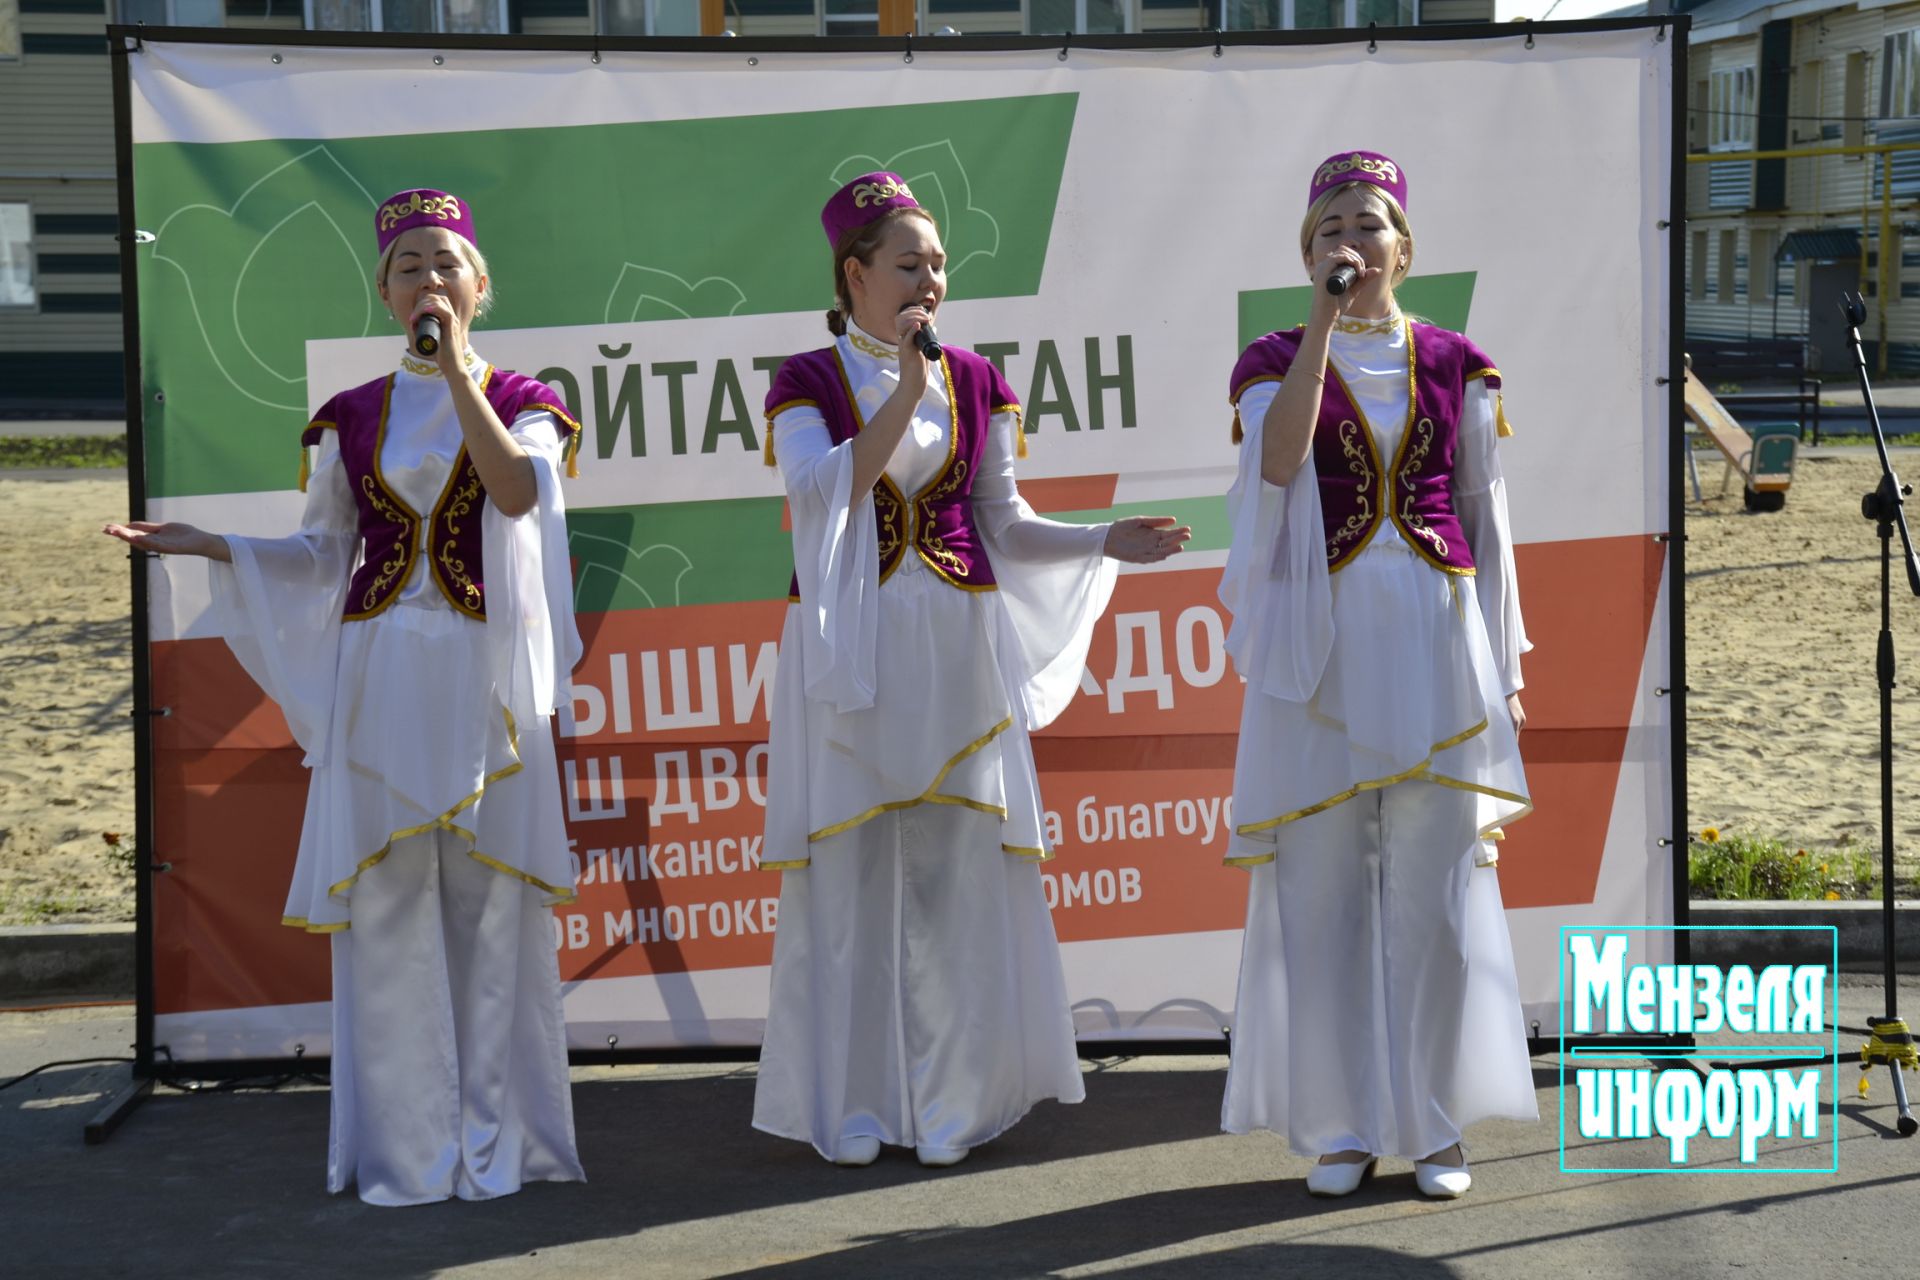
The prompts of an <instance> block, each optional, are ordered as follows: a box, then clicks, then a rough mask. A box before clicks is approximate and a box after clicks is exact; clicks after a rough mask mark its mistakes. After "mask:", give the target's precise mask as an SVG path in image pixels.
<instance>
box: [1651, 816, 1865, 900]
mask: <svg viewBox="0 0 1920 1280" xmlns="http://www.w3.org/2000/svg"><path fill="white" fill-rule="evenodd" d="M1877 872H1878V868H1877V865H1876V863H1875V860H1874V858H1873V855H1872V854H1871V853H1869V852H1868V851H1867V850H1865V849H1862V848H1859V847H1858V846H1857V845H1855V844H1854V843H1853V841H1852V839H1851V838H1849V839H1847V840H1844V841H1842V842H1841V843H1840V844H1838V845H1836V846H1834V847H1833V848H1831V849H1827V850H1822V851H1820V852H1818V853H1810V852H1808V851H1807V850H1806V849H1802V848H1790V847H1788V846H1787V845H1786V844H1785V843H1784V842H1782V841H1779V840H1774V839H1770V838H1768V837H1766V836H1760V835H1755V834H1754V833H1752V832H1750V831H1724V830H1722V829H1721V828H1719V827H1706V828H1703V829H1702V830H1701V831H1700V833H1699V834H1698V835H1696V836H1694V837H1692V838H1691V839H1690V840H1689V841H1688V842H1687V882H1688V885H1689V887H1690V889H1691V890H1692V894H1691V896H1693V897H1695V898H1733V899H1740V898H1758V899H1774V900H1779V899H1787V900H1795V901H1802V902H1821V901H1826V902H1833V901H1838V900H1840V899H1843V898H1869V897H1873V896H1874V895H1875V894H1877V893H1878V892H1879V877H1878V874H1877Z"/></svg>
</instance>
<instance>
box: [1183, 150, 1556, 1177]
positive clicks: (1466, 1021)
mask: <svg viewBox="0 0 1920 1280" xmlns="http://www.w3.org/2000/svg"><path fill="white" fill-rule="evenodd" d="M1308 204H1309V207H1308V210H1307V215H1306V218H1305V220H1304V222H1303V223H1302V224H1301V229H1300V252H1301V259H1302V262H1303V264H1304V265H1305V267H1306V269H1307V272H1308V274H1309V275H1310V276H1311V277H1312V280H1313V283H1314V288H1313V295H1312V296H1313V303H1312V311H1311V313H1310V315H1309V317H1308V320H1307V323H1306V324H1305V325H1304V326H1303V327H1301V328H1297V329H1293V330H1290V331H1287V332H1282V333H1270V334H1268V335H1267V336H1266V337H1264V338H1260V339H1258V340H1257V341H1255V342H1254V343H1253V344H1252V345H1251V346H1249V347H1248V348H1247V350H1246V351H1245V353H1244V354H1242V356H1241V357H1240V362H1239V364H1238V365H1237V366H1236V367H1235V369H1234V371H1233V379H1232V386H1231V393H1232V397H1233V400H1234V402H1235V406H1236V417H1235V437H1236V439H1238V438H1240V433H1241V432H1242V431H1243V430H1244V433H1245V438H1244V440H1243V441H1242V442H1241V450H1240V473H1239V477H1238V479H1237V480H1236V481H1235V483H1234V487H1233V490H1232V492H1231V493H1230V494H1229V495H1228V506H1229V513H1230V518H1231V520H1232V522H1233V547H1232V550H1231V552H1230V553H1229V558H1228V563H1227V568H1226V572H1225V575H1224V577H1223V579H1222V581H1221V584H1220V598H1221V600H1222V601H1223V602H1224V603H1225V604H1226V606H1227V607H1228V608H1229V609H1230V610H1231V611H1232V612H1233V615H1234V618H1233V627H1232V630H1231V632H1230V633H1229V636H1228V641H1227V647H1228V650H1229V652H1230V653H1231V654H1232V655H1233V659H1234V663H1235V665H1236V667H1237V668H1238V670H1239V672H1240V674H1241V675H1242V676H1243V677H1244V678H1245V679H1246V681H1247V690H1246V701H1245V704H1244V709H1243V712H1242V718H1241V726H1240V748H1239V758H1238V762H1237V765H1236V767H1235V776H1234V818H1235V830H1234V834H1233V837H1232V841H1231V844H1230V848H1229V854H1228V861H1229V862H1231V863H1234V864H1237V865H1240V866H1245V867H1249V868H1251V882H1250V886H1249V894H1248V903H1247V928H1246V939H1245V943H1244V951H1243V952H1242V956H1241V966H1240V987H1239V996H1238V1000H1237V1004H1236V1008H1237V1013H1236V1021H1235V1027H1234V1036H1233V1060H1232V1067H1231V1069H1230V1071H1229V1073H1228V1077H1227V1090H1226V1100H1225V1104H1224V1107H1223V1109H1222V1120H1221V1123H1222V1127H1223V1128H1225V1129H1227V1130H1228V1131H1229V1132H1233V1133H1244V1132H1246V1131H1248V1130H1251V1129H1272V1130H1275V1131H1277V1132H1280V1133H1284V1134H1285V1135H1286V1137H1287V1140H1288V1142H1289V1143H1290V1144H1291V1145H1292V1147H1293V1149H1294V1150H1295V1151H1297V1152H1299V1153H1301V1154H1303V1155H1313V1156H1317V1157H1319V1161H1320V1162H1319V1164H1318V1165H1317V1166H1316V1167H1315V1168H1314V1169H1313V1170H1312V1171H1311V1172H1310V1173H1309V1174H1308V1177H1307V1189H1308V1190H1309V1191H1310V1192H1312V1193H1314V1194H1316V1195H1326V1196H1339V1195H1346V1194H1348V1193H1349V1192H1352V1191H1354V1190H1355V1189H1357V1188H1358V1187H1359V1185H1360V1183H1361V1182H1362V1181H1363V1180H1364V1179H1365V1177H1366V1176H1367V1174H1368V1173H1369V1172H1370V1171H1371V1170H1372V1168H1373V1166H1374V1163H1375V1161H1376V1159H1377V1158H1378V1157H1380V1156H1400V1157H1407V1158H1410V1159H1412V1160H1413V1161H1414V1162H1415V1164H1414V1174H1415V1181H1416V1184H1417V1186H1418V1187H1419V1189H1420V1191H1421V1192H1422V1193H1423V1194H1426V1195H1428V1196H1434V1197H1452V1196H1458V1195H1460V1194H1461V1193H1463V1192H1464V1191H1466V1189H1467V1187H1468V1185H1469V1182H1470V1176H1469V1174H1468V1171H1467V1166H1466V1161H1465V1158H1464V1156H1463V1154H1462V1152H1461V1149H1460V1146H1459V1139H1460V1131H1461V1129H1462V1128H1463V1127H1465V1126H1466V1125H1467V1124H1469V1123H1471V1122H1472V1121H1474V1120H1477V1119H1481V1118H1485V1117H1491V1116H1505V1117H1511V1118H1524V1119H1532V1118H1534V1116H1535V1107H1534V1093H1533V1082H1532V1077H1531V1074H1530V1071H1529V1067H1528V1061H1527V1047H1526V1040H1525V1035H1524V1032H1523V1028H1522V1024H1521V1012H1520V1007H1519V993H1518V987H1517V984H1516V981H1515V977H1514V968H1513V953H1512V948H1511V944H1510V942H1509V940H1508V937H1507V932H1506V921H1505V918H1504V916H1503V914H1502V910H1501V903H1500V889H1499V883H1498V880H1497V879H1496V875H1495V872H1494V869H1493V866H1492V865H1491V862H1492V854H1491V850H1492V844H1491V841H1490V840H1488V839H1486V837H1488V836H1490V835H1491V834H1492V833H1493V832H1494V829H1495V828H1496V827H1498V826H1499V825H1500V824H1501V823H1502V822H1508V821H1512V820H1514V819H1515V818H1518V817H1520V816H1522V815H1524V814H1525V813H1527V812H1528V810H1529V808H1530V804H1529V802H1528V800H1527V797H1526V778H1525V775H1524V773H1523V772H1522V769H1521V764H1520V750H1519V741H1518V733H1519V729H1520V726H1521V724H1522V722H1523V720H1524V716H1523V714H1522V712H1521V708H1520V699H1519V691H1520V688H1521V678H1520V655H1521V654H1522V653H1523V652H1525V651H1526V650H1527V649H1528V648H1529V647H1530V646H1529V645H1528V644H1527V640H1526V635H1525V631H1524V630H1523V628H1522V626H1521V620H1520V607H1519V599H1518V596H1517V594H1516V587H1515V581H1514V561H1513V540H1512V537H1511V535H1510V533H1509V531H1508V525H1507V508H1506V493H1505V488H1504V485H1503V482H1502V480H1501V476H1500V464H1499V460H1498V457H1497V456H1496V453H1495V448H1494V446H1495V443H1496V440H1497V439H1498V437H1499V436H1502V435H1505V434H1507V432H1506V429H1505V417H1504V415H1503V413H1502V411H1501V406H1500V394H1499V389H1500V374H1499V372H1498V371H1497V370H1496V369H1495V368H1494V367H1493V362H1492V361H1491V360H1489V359H1488V358H1487V357H1486V356H1485V355H1484V354H1482V353H1481V352H1480V350H1479V349H1478V348H1477V347H1475V346H1474V345H1473V343H1471V342H1469V341H1468V340H1467V339H1466V338H1465V337H1463V336H1461V335H1460V334H1457V333H1450V332H1448V331H1446V330H1444V329H1439V328H1436V327H1434V326H1432V325H1428V324H1423V323H1420V322H1418V321H1415V320H1412V319H1410V318H1409V317H1407V316H1405V315H1403V314H1402V313H1401V312H1400V310H1399V308H1398V306H1397V305H1396V304H1395V301H1394V290H1395V288H1396V287H1397V286H1398V285H1399V283H1400V282H1401V280H1402V279H1404V278H1405V276H1406V273H1407V268H1408V266H1409V265H1410V264H1411V262H1412V261H1413V232H1412V230H1411V228H1410V226H1409V225H1408V222H1407V215H1406V207H1407V183H1406V178H1405V175H1404V174H1403V173H1402V172H1401V170H1400V167H1399V166H1398V165H1396V164H1395V163H1394V162H1393V161H1391V160H1389V159H1388V158H1387V157H1385V156H1382V155H1378V154H1376V153H1373V152H1365V151H1357V152H1344V153H1342V154H1340V155H1336V156H1334V157H1332V158H1331V159H1329V160H1328V161H1327V162H1326V163H1324V164H1322V165H1321V166H1320V167H1319V169H1318V170H1316V171H1315V173H1314V176H1313V181H1312V184H1311V187H1310V190H1309V195H1308ZM1336 272H1341V273H1342V275H1343V276H1344V277H1345V279H1343V280H1342V281H1341V282H1340V283H1342V284H1346V283H1348V282H1349V281H1350V287H1347V288H1345V290H1344V292H1340V293H1334V292H1332V291H1330V290H1329V289H1328V288H1327V284H1328V282H1329V279H1330V278H1331V277H1332V276H1333V275H1334V274H1335V273H1336Z"/></svg>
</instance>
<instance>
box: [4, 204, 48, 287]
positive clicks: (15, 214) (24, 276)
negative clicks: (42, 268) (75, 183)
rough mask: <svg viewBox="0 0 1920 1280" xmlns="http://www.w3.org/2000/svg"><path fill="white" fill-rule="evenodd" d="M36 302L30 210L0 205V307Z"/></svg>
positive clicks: (21, 206) (31, 216) (16, 206)
mask: <svg viewBox="0 0 1920 1280" xmlns="http://www.w3.org/2000/svg"><path fill="white" fill-rule="evenodd" d="M39 301H40V294H39V290H37V289H35V288H34V284H33V209H32V208H31V207H30V206H29V205H28V204H27V203H26V202H25V201H23V200H22V201H14V200H9V201H6V202H5V203H0V307H31V306H35V305H37V304H38V303H39Z"/></svg>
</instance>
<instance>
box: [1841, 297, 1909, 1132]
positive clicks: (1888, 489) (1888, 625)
mask: <svg viewBox="0 0 1920 1280" xmlns="http://www.w3.org/2000/svg"><path fill="white" fill-rule="evenodd" d="M1840 310H1841V312H1842V313H1843V314H1844V315H1845V316H1846V318H1847V343H1848V346H1849V347H1850V348H1851V350H1852V352H1853V363H1854V367H1855V368H1856V369H1857V370H1858V372H1859V374H1860V394H1861V396H1862V397H1863V398H1864V399H1865V401H1866V406H1867V421H1868V422H1869V423H1870V424H1871V425H1872V427H1873V443H1874V446H1875V447H1876V448H1877V449H1878V450H1879V452H1880V483H1879V485H1878V486H1877V487H1875V489H1874V490H1873V492H1872V493H1869V494H1867V495H1866V496H1865V497H1863V498H1862V499H1861V500H1860V514H1861V515H1863V516H1865V517H1866V518H1867V519H1869V520H1871V521H1873V522H1874V524H1875V525H1876V526H1877V528H1878V530H1879V536H1880V645H1879V649H1878V651H1877V652H1876V653H1875V655H1874V674H1875V676H1876V677H1877V679H1878V681H1879V685H1880V889H1881V916H1882V924H1883V927H1884V935H1883V936H1884V943H1883V946H1882V956H1883V959H1884V960H1885V964H1886V984H1887V1016H1886V1017H1884V1018H1870V1019H1868V1025H1869V1026H1870V1027H1871V1028H1872V1038H1871V1039H1870V1040H1868V1041H1867V1043H1866V1044H1865V1045H1864V1046H1863V1047H1862V1048H1861V1050H1860V1070H1861V1072H1862V1073H1865V1072H1867V1071H1869V1070H1870V1069H1872V1067H1873V1064H1874V1063H1876V1062H1880V1063H1885V1064H1886V1066H1887V1069H1888V1070H1889V1071H1890V1072H1892V1074H1893V1098H1894V1103H1895V1105H1896V1106H1897V1108H1898V1110H1899V1126H1898V1127H1899V1130H1900V1136H1901V1137H1903V1138H1910V1137H1912V1136H1913V1134H1914V1133H1915V1131H1916V1130H1920V1121H1916V1120H1915V1119H1914V1116H1913V1110H1912V1108H1911V1107H1910V1106H1909V1105H1908V1104H1907V1086H1906V1081H1905V1079H1904V1078H1903V1077H1902V1075H1901V1067H1902V1066H1906V1067H1908V1068H1911V1069H1913V1070H1915V1071H1916V1072H1920V1055H1917V1054H1916V1051H1915V1048H1914V1042H1913V1034H1912V1032H1910V1031H1909V1030H1908V1029H1907V1024H1906V1023H1905V1022H1903V1021H1901V1019H1900V1015H1899V1009H1898V1000H1897V996H1898V992H1899V987H1898V986H1897V984H1896V976H1897V975H1896V973H1895V968H1894V958H1893V950H1894V945H1893V944H1894V931H1893V624H1892V616H1893V614H1892V595H1893V588H1892V583H1893V576H1892V551H1893V531H1894V529H1895V528H1896V527H1898V528H1899V530H1900V547H1901V551H1902V552H1903V553H1904V554H1903V559H1904V561H1905V564H1906V568H1907V585H1908V586H1909V587H1911V588H1912V589H1913V594H1914V595H1916V596H1920V560H1916V559H1915V558H1914V553H1913V534H1912V533H1911V532H1910V531H1909V530H1908V528H1907V517H1906V512H1905V511H1904V510H1903V509H1902V508H1903V505H1904V504H1903V501H1902V500H1903V499H1905V498H1906V497H1908V496H1909V495H1911V494H1912V493H1913V486H1911V485H1903V484H1901V483H1900V480H1899V478H1898V477H1897V476H1895V475H1894V474H1893V459H1892V457H1891V456H1890V455H1889V454H1888V452H1887V435H1886V432H1885V431H1883V430H1882V429H1881V427H1880V411H1879V410H1878V409H1877V408H1875V407H1874V403H1873V386H1872V384H1871V382H1870V381H1869V380H1868V378H1867V357H1866V353H1865V351H1863V350H1862V348H1861V344H1860V326H1861V324H1862V323H1864V322H1865V320H1866V318H1867V304H1866V300H1865V299H1864V298H1862V297H1861V296H1860V295H1859V294H1857V293H1856V294H1850V295H1846V296H1845V297H1844V298H1843V299H1842V301H1841V303H1840ZM1884 340H1885V339H1884V338H1882V341H1884ZM1866 1087H1867V1077H1866V1075H1865V1074H1862V1075H1861V1077H1860V1088H1861V1091H1862V1092H1865V1090H1866Z"/></svg>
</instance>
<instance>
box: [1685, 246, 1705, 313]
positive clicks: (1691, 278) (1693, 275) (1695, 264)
mask: <svg viewBox="0 0 1920 1280" xmlns="http://www.w3.org/2000/svg"><path fill="white" fill-rule="evenodd" d="M1687 296H1688V297H1689V298H1691V299H1693V300H1694V301H1695V302H1700V301H1702V300H1703V299H1705V298H1706V296H1707V233H1706V232H1704V231H1696V232H1694V233H1693V260H1692V261H1691V262H1689V263H1687Z"/></svg>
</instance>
